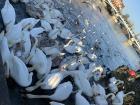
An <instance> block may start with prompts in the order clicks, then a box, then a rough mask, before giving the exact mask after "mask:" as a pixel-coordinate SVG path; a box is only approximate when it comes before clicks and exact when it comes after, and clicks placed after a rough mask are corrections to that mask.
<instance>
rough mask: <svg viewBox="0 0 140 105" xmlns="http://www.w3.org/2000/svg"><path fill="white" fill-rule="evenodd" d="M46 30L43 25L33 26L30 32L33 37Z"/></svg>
mask: <svg viewBox="0 0 140 105" xmlns="http://www.w3.org/2000/svg"><path fill="white" fill-rule="evenodd" d="M44 31H45V30H44V29H43V28H42V27H38V28H33V29H32V30H31V31H30V34H31V36H32V37H38V36H39V34H41V33H43V32H44Z"/></svg>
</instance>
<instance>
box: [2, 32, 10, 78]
mask: <svg viewBox="0 0 140 105" xmlns="http://www.w3.org/2000/svg"><path fill="white" fill-rule="evenodd" d="M0 35H1V43H0V53H1V57H2V63H3V65H5V64H6V76H7V77H8V76H9V72H8V71H9V67H10V59H11V52H10V50H9V47H8V41H7V38H6V37H5V36H4V31H3V32H2V33H1V34H0Z"/></svg>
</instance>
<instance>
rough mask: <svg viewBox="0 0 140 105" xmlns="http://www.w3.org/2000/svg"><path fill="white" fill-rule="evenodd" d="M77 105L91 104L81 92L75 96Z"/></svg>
mask: <svg viewBox="0 0 140 105" xmlns="http://www.w3.org/2000/svg"><path fill="white" fill-rule="evenodd" d="M75 105H90V103H89V102H88V101H87V99H86V98H85V97H83V96H82V95H81V92H78V93H76V95H75Z"/></svg>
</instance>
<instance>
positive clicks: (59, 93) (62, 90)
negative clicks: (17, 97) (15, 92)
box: [26, 81, 73, 101]
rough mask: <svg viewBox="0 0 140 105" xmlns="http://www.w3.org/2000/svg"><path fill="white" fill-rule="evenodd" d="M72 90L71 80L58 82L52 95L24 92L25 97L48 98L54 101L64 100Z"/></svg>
mask: <svg viewBox="0 0 140 105" xmlns="http://www.w3.org/2000/svg"><path fill="white" fill-rule="evenodd" d="M72 91H73V86H72V84H71V82H69V81H68V82H64V83H62V84H60V85H59V86H58V87H57V88H56V90H55V92H54V94H52V95H33V94H26V96H27V98H49V99H51V100H55V101H64V100H66V99H67V98H68V97H69V96H70V94H71V93H72Z"/></svg>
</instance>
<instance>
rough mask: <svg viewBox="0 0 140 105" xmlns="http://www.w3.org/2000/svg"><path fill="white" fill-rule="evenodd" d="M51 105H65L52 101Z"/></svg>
mask: <svg viewBox="0 0 140 105" xmlns="http://www.w3.org/2000/svg"><path fill="white" fill-rule="evenodd" d="M50 105H64V104H62V103H58V102H54V101H52V102H50Z"/></svg>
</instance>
